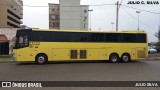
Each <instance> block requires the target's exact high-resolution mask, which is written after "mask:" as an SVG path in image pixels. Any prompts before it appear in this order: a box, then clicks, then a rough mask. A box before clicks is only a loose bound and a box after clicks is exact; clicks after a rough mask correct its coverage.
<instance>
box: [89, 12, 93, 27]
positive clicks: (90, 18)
mask: <svg viewBox="0 0 160 90" xmlns="http://www.w3.org/2000/svg"><path fill="white" fill-rule="evenodd" d="M92 11H93V9H90V10H88V12H89V13H90V29H89V30H91V26H92V22H91V12H92Z"/></svg>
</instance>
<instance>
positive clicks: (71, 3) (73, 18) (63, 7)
mask: <svg viewBox="0 0 160 90" xmlns="http://www.w3.org/2000/svg"><path fill="white" fill-rule="evenodd" d="M80 16H81V10H80V0H60V29H63V30H80V19H81V18H80Z"/></svg>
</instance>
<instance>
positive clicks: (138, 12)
mask: <svg viewBox="0 0 160 90" xmlns="http://www.w3.org/2000/svg"><path fill="white" fill-rule="evenodd" d="M140 12H141V11H136V13H137V14H138V29H137V30H139V14H140Z"/></svg>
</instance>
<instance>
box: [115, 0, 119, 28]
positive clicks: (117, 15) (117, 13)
mask: <svg viewBox="0 0 160 90" xmlns="http://www.w3.org/2000/svg"><path fill="white" fill-rule="evenodd" d="M116 5H117V12H116V31H118V18H119V1H117V4H116Z"/></svg>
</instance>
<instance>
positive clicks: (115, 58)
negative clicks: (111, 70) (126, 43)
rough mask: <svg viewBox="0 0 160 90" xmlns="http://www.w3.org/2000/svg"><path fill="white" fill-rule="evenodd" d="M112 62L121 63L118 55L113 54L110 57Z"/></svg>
mask: <svg viewBox="0 0 160 90" xmlns="http://www.w3.org/2000/svg"><path fill="white" fill-rule="evenodd" d="M109 60H110V62H112V63H116V62H118V61H119V56H118V55H117V54H111V55H110V57H109Z"/></svg>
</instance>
